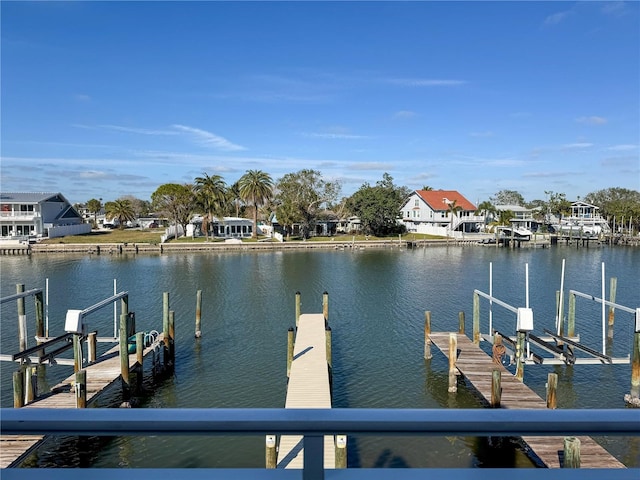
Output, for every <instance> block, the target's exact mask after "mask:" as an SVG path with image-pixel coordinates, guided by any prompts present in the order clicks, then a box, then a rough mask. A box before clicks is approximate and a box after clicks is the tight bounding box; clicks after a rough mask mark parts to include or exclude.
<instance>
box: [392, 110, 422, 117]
mask: <svg viewBox="0 0 640 480" xmlns="http://www.w3.org/2000/svg"><path fill="white" fill-rule="evenodd" d="M417 116H418V114H417V113H416V112H413V111H411V110H400V111H398V112H396V113H394V114H393V118H394V119H406V118H415V117H417Z"/></svg>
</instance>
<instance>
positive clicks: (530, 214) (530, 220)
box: [489, 205, 541, 232]
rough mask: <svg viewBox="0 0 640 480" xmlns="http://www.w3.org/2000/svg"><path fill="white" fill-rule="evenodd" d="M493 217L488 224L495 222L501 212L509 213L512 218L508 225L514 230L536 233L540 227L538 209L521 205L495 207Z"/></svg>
mask: <svg viewBox="0 0 640 480" xmlns="http://www.w3.org/2000/svg"><path fill="white" fill-rule="evenodd" d="M495 209H496V214H495V217H493V218H491V220H489V222H492V221H497V220H498V218H499V217H500V213H501V212H511V213H512V214H513V216H512V217H511V219H510V220H509V223H511V225H513V227H514V228H516V229H526V230H529V231H531V232H537V231H538V228H539V226H540V223H541V222H540V221H539V220H538V217H539V216H540V207H536V208H527V207H523V206H521V205H496V206H495Z"/></svg>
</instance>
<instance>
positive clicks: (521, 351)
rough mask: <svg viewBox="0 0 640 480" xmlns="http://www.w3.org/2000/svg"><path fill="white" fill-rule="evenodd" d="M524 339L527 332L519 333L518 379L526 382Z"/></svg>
mask: <svg viewBox="0 0 640 480" xmlns="http://www.w3.org/2000/svg"><path fill="white" fill-rule="evenodd" d="M524 339H525V332H518V335H517V340H516V378H517V379H518V380H520V381H521V382H522V381H523V380H524Z"/></svg>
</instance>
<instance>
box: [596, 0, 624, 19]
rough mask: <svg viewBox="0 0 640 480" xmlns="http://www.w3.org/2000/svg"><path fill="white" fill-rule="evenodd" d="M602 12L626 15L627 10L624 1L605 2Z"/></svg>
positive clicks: (617, 15) (618, 15) (619, 15)
mask: <svg viewBox="0 0 640 480" xmlns="http://www.w3.org/2000/svg"><path fill="white" fill-rule="evenodd" d="M602 13H604V14H606V15H613V16H616V17H621V16H622V15H626V14H627V13H628V10H627V6H626V4H625V2H606V3H605V4H604V5H603V6H602Z"/></svg>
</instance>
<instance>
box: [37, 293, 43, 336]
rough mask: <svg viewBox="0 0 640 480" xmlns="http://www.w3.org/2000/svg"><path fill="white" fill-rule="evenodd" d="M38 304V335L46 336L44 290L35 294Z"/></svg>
mask: <svg viewBox="0 0 640 480" xmlns="http://www.w3.org/2000/svg"><path fill="white" fill-rule="evenodd" d="M34 298H35V306H36V336H37V337H44V336H45V331H44V299H43V295H42V292H38V293H36V294H35V295H34Z"/></svg>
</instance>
